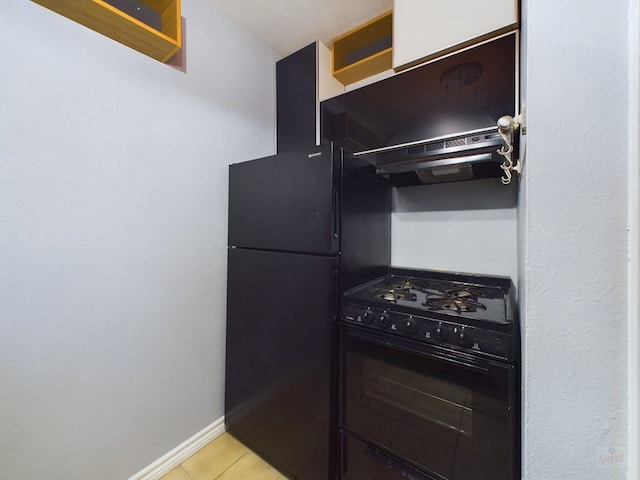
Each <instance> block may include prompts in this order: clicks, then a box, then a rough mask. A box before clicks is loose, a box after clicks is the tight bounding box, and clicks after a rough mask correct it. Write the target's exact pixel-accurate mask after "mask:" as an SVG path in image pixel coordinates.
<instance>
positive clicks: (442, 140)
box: [355, 127, 504, 187]
mask: <svg viewBox="0 0 640 480" xmlns="http://www.w3.org/2000/svg"><path fill="white" fill-rule="evenodd" d="M501 146H502V138H501V136H500V134H499V133H498V128H497V127H490V128H484V129H480V130H473V131H469V132H463V133H460V134H457V135H448V136H445V137H438V138H432V139H427V140H423V141H419V142H411V143H407V144H403V145H394V146H392V147H384V148H378V149H373V150H365V151H360V152H357V153H356V154H355V155H357V156H361V157H363V158H365V159H366V160H368V161H369V162H371V163H373V164H374V165H375V166H376V171H377V173H378V175H380V176H382V177H383V178H384V179H385V180H387V181H388V182H389V183H391V184H392V185H395V186H397V187H405V186H410V185H425V184H431V183H443V182H457V181H462V180H472V179H479V178H491V177H499V176H501V175H502V173H503V170H502V169H501V168H500V165H501V164H502V163H503V161H504V158H503V157H502V156H501V155H499V154H498V149H499V148H500V147H501Z"/></svg>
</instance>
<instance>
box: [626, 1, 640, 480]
mask: <svg viewBox="0 0 640 480" xmlns="http://www.w3.org/2000/svg"><path fill="white" fill-rule="evenodd" d="M628 25H629V54H628V58H629V80H630V85H629V117H628V118H629V161H628V168H629V183H628V185H629V207H628V208H629V215H628V228H629V246H628V250H629V275H628V281H629V284H628V285H627V292H628V295H629V299H628V304H629V310H628V320H627V322H628V326H627V331H628V334H627V335H628V342H629V352H628V363H629V364H628V372H629V395H628V406H629V452H638V451H640V298H639V297H638V292H639V291H640V5H639V4H638V2H629V23H628ZM627 478H630V479H631V478H640V456H638V455H635V456H630V457H629V468H628V473H627Z"/></svg>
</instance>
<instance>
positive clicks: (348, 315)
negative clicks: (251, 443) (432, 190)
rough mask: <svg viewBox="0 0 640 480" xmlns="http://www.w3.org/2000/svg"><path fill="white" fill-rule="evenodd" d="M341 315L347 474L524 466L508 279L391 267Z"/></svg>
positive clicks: (506, 475) (418, 474)
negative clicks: (522, 463) (521, 449)
mask: <svg viewBox="0 0 640 480" xmlns="http://www.w3.org/2000/svg"><path fill="white" fill-rule="evenodd" d="M340 318H341V324H340V415H339V423H340V425H339V426H340V440H341V465H340V471H341V474H342V478H343V479H344V480H361V479H363V478H372V479H373V478H375V479H376V480H400V479H403V478H404V479H406V478H409V479H415V480H471V479H473V480H515V479H517V478H519V455H520V454H519V451H520V449H519V445H520V443H519V436H520V434H519V432H520V420H519V418H520V416H519V390H520V384H519V379H520V375H519V365H518V363H519V362H518V358H519V330H518V322H517V313H516V308H515V301H514V287H513V283H512V281H511V279H509V278H507V277H499V276H488V275H472V274H462V273H451V272H441V271H433V270H412V269H399V268H392V269H390V270H389V273H388V275H386V276H384V277H382V278H379V279H376V280H374V281H371V282H369V283H366V284H364V285H360V286H358V287H355V288H352V289H350V290H347V291H346V292H345V293H344V294H343V296H342V303H341V316H340Z"/></svg>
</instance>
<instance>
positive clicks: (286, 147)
mask: <svg viewBox="0 0 640 480" xmlns="http://www.w3.org/2000/svg"><path fill="white" fill-rule="evenodd" d="M316 63H317V60H316V44H315V43H312V44H311V45H308V46H306V47H305V48H303V49H301V50H298V51H297V52H295V53H292V54H291V55H289V56H288V57H285V58H283V59H282V60H279V61H278V62H277V63H276V110H277V117H276V120H277V128H278V150H277V151H278V153H281V152H288V151H291V150H299V149H303V148H310V147H313V146H314V145H316V118H317V113H316V77H317V73H316V70H317V67H316Z"/></svg>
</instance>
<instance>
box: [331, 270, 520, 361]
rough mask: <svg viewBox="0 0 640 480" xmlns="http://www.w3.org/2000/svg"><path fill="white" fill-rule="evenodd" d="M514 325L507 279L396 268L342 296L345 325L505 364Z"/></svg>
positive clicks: (510, 354) (510, 358)
mask: <svg viewBox="0 0 640 480" xmlns="http://www.w3.org/2000/svg"><path fill="white" fill-rule="evenodd" d="M515 319H516V315H515V305H514V299H513V283H512V282H511V279H509V278H507V277H499V276H487V275H471V274H462V273H451V272H441V271H435V270H410V269H398V268H395V269H390V272H389V274H388V275H386V276H385V277H383V278H379V279H376V280H374V281H372V282H369V283H366V284H364V285H361V286H358V287H356V288H353V289H351V290H348V291H347V292H345V294H344V295H343V305H342V320H343V321H344V322H347V323H353V324H359V325H363V326H366V327H369V328H372V329H375V330H379V331H384V332H387V333H392V334H394V335H398V336H401V337H405V338H409V339H412V340H416V341H421V342H426V343H429V344H431V345H437V346H440V347H445V348H450V349H454V350H457V351H464V352H468V353H471V354H474V355H482V356H487V357H493V358H496V359H502V360H505V361H513V360H514V355H515V349H514V346H515V344H514V341H513V335H514V333H515V331H516V328H517V325H516V322H515Z"/></svg>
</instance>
